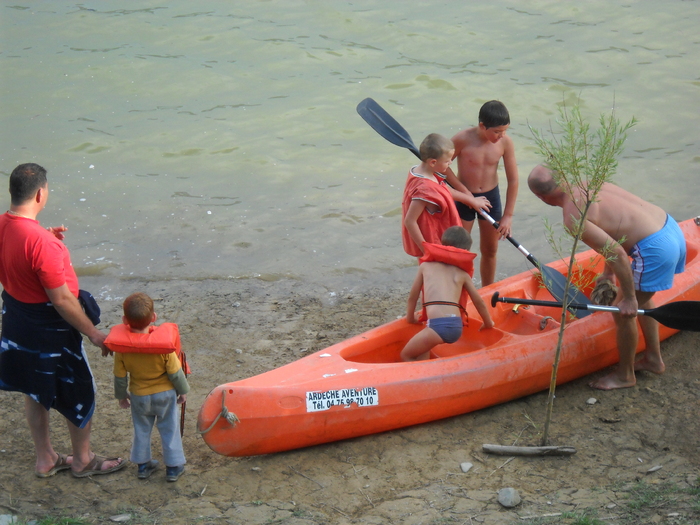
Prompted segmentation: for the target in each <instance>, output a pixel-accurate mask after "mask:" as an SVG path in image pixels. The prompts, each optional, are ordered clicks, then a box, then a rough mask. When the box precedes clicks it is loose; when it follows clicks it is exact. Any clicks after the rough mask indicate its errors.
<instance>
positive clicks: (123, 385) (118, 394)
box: [114, 375, 131, 408]
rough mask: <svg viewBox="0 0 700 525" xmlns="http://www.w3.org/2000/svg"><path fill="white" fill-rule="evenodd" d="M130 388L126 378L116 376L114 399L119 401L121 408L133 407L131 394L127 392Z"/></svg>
mask: <svg viewBox="0 0 700 525" xmlns="http://www.w3.org/2000/svg"><path fill="white" fill-rule="evenodd" d="M128 386H129V380H128V378H127V377H126V376H124V377H118V376H116V375H115V376H114V397H115V398H116V399H117V400H118V401H119V406H120V407H121V408H129V407H130V406H131V402H130V401H129V392H127V388H128Z"/></svg>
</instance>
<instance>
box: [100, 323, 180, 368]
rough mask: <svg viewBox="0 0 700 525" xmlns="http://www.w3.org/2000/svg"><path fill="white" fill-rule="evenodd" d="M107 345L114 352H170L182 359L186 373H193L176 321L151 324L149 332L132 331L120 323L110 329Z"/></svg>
mask: <svg viewBox="0 0 700 525" xmlns="http://www.w3.org/2000/svg"><path fill="white" fill-rule="evenodd" d="M105 346H106V347H107V348H109V349H110V350H112V351H113V352H121V353H136V354H170V353H172V352H175V355H177V357H178V358H179V359H180V363H181V364H182V370H183V372H184V373H185V375H189V374H190V373H191V370H190V367H189V365H188V364H187V357H186V356H185V352H183V351H182V345H181V344H180V331H179V330H178V327H177V325H176V324H175V323H163V324H161V325H158V326H149V327H148V333H147V334H141V333H138V332H132V331H131V328H129V326H128V325H125V324H123V323H122V324H118V325H115V326H113V327H112V329H111V330H110V331H109V335H108V336H107V339H105Z"/></svg>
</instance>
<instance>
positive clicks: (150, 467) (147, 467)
mask: <svg viewBox="0 0 700 525" xmlns="http://www.w3.org/2000/svg"><path fill="white" fill-rule="evenodd" d="M157 468H158V461H156V460H155V459H152V460H151V461H147V462H146V463H139V471H138V474H136V476H137V477H138V478H139V479H146V478H148V477H149V476H150V475H151V474H153V472H154V471H155V470H156V469H157Z"/></svg>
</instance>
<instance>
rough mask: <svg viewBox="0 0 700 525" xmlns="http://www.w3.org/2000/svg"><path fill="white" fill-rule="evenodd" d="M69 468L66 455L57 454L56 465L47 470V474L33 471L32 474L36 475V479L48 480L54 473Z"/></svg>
mask: <svg viewBox="0 0 700 525" xmlns="http://www.w3.org/2000/svg"><path fill="white" fill-rule="evenodd" d="M69 468H70V465H69V464H68V455H67V454H59V455H58V459H57V460H56V463H54V464H53V467H51V469H49V470H48V471H47V472H39V471H35V472H34V474H36V477H37V478H50V477H51V476H53V475H54V474H56V472H61V471H62V470H68V469H69Z"/></svg>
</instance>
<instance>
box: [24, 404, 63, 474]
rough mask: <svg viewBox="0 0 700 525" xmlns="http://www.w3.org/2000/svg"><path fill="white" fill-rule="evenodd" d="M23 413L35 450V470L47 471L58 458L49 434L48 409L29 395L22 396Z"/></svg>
mask: <svg viewBox="0 0 700 525" xmlns="http://www.w3.org/2000/svg"><path fill="white" fill-rule="evenodd" d="M24 415H25V417H26V418H27V424H28V425H29V433H30V434H31V436H32V441H33V442H34V450H35V452H36V472H48V471H49V470H51V469H52V468H53V466H54V465H55V464H56V461H57V460H58V454H57V453H56V452H55V451H54V449H53V446H52V445H51V436H50V435H49V411H48V410H46V409H45V408H44V407H43V405H41V404H40V403H37V402H36V401H34V400H33V399H32V398H31V397H29V396H24Z"/></svg>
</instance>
